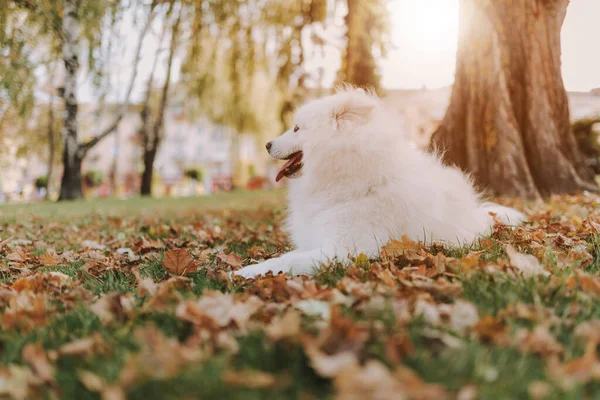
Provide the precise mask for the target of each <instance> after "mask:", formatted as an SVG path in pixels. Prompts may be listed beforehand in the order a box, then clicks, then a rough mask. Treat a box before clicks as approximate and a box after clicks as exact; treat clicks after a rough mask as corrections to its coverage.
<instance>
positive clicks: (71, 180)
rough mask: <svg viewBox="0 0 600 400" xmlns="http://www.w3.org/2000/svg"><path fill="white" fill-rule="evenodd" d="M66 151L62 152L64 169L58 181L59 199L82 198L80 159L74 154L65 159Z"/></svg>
mask: <svg viewBox="0 0 600 400" xmlns="http://www.w3.org/2000/svg"><path fill="white" fill-rule="evenodd" d="M66 157H69V155H68V154H67V151H66V150H65V151H64V152H63V165H64V171H63V176H62V180H61V182H60V196H59V200H77V199H82V198H83V187H82V180H81V163H82V161H83V160H82V159H81V158H80V157H77V156H75V157H74V158H72V159H70V160H69V161H67V159H66Z"/></svg>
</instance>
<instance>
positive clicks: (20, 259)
mask: <svg viewBox="0 0 600 400" xmlns="http://www.w3.org/2000/svg"><path fill="white" fill-rule="evenodd" d="M6 259H7V260H8V261H10V262H13V263H24V262H27V261H29V260H30V256H29V254H27V253H25V252H24V251H23V250H22V249H17V250H15V251H14V252H12V253H10V254H9V255H7V256H6Z"/></svg>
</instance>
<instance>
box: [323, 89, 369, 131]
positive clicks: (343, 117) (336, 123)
mask: <svg viewBox="0 0 600 400" xmlns="http://www.w3.org/2000/svg"><path fill="white" fill-rule="evenodd" d="M376 104H377V102H376V100H375V99H374V98H372V97H371V96H369V95H367V94H366V93H365V91H364V90H362V89H358V90H356V91H354V92H348V93H346V96H345V99H344V101H343V102H341V103H340V104H339V105H338V106H337V107H335V108H334V109H333V112H332V119H333V127H334V129H335V130H345V129H346V128H348V127H350V126H352V125H356V124H363V123H365V122H367V121H368V120H369V118H370V117H371V114H372V113H373V109H374V108H375V105H376Z"/></svg>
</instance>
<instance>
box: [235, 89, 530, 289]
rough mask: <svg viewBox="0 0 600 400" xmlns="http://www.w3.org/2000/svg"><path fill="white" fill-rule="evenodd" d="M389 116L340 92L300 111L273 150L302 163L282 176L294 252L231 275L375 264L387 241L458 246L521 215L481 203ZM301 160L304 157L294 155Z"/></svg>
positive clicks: (362, 96)
mask: <svg viewBox="0 0 600 400" xmlns="http://www.w3.org/2000/svg"><path fill="white" fill-rule="evenodd" d="M399 129H400V128H399V125H398V122H397V121H396V120H395V118H394V115H393V113H391V112H390V111H389V110H387V109H385V107H384V106H383V104H382V102H381V101H380V100H379V99H378V98H377V97H376V96H375V95H373V94H371V93H368V92H365V91H364V90H361V89H353V88H345V89H343V90H341V91H338V92H337V93H336V94H334V95H331V96H328V97H325V98H322V99H318V100H314V101H311V102H309V103H308V104H306V105H304V106H302V107H301V108H300V109H299V110H298V111H297V113H296V115H295V127H294V128H292V129H290V130H289V131H287V132H285V133H284V134H283V135H282V136H280V137H278V138H277V139H275V140H273V141H272V142H271V145H270V148H269V153H270V154H271V156H273V157H275V158H279V159H288V158H289V157H290V156H291V155H292V154H295V155H298V154H302V159H301V164H300V163H298V162H297V163H296V164H297V165H295V167H296V169H297V168H298V167H300V166H302V167H301V169H300V170H299V171H297V170H296V169H294V170H293V171H292V173H289V175H292V176H290V181H289V217H288V219H287V229H288V231H289V233H290V235H291V240H292V242H293V244H294V246H295V247H296V250H294V251H292V252H289V253H287V254H284V255H282V256H281V257H278V258H273V259H270V260H267V261H265V262H262V263H260V264H256V265H251V266H248V267H245V268H242V269H240V270H238V271H236V272H235V274H236V275H241V276H243V277H246V278H250V277H254V276H257V275H260V274H265V273H267V272H269V271H271V272H273V273H274V274H277V273H279V272H284V273H292V274H294V275H301V274H310V273H313V272H314V271H315V270H316V268H318V266H319V265H320V264H321V263H323V262H326V261H328V260H332V259H334V258H337V259H339V260H344V259H345V258H346V257H347V256H348V255H349V254H354V255H356V254H359V253H364V254H366V255H368V256H377V255H378V254H379V249H380V247H381V246H382V245H383V244H385V243H387V242H388V241H389V240H390V239H399V238H401V237H402V235H407V236H408V237H409V238H411V239H413V240H415V241H424V242H426V243H432V242H443V243H446V244H448V245H453V246H457V245H465V244H470V243H472V242H474V241H475V240H476V239H477V238H479V237H481V236H485V235H488V234H489V233H490V232H491V228H492V227H493V224H494V217H493V216H492V215H491V214H490V213H493V214H495V215H496V216H497V218H498V220H499V221H501V222H503V223H505V224H511V225H517V224H520V223H521V222H522V221H523V220H524V219H525V217H524V215H523V214H521V213H520V212H518V211H516V210H514V209H511V208H508V207H504V206H500V205H497V204H494V203H486V202H482V201H481V199H480V195H479V193H477V191H476V190H475V189H474V188H473V185H472V183H471V181H470V180H469V179H468V177H467V176H465V175H464V174H463V173H462V172H461V171H459V170H458V169H456V168H452V167H448V166H445V165H443V164H442V163H441V162H440V160H439V158H438V157H436V156H435V155H433V154H429V153H425V152H423V151H421V150H418V149H416V148H414V146H411V144H410V143H409V142H408V140H407V139H406V138H404V137H403V136H402V135H401V134H400V133H399ZM299 151H302V153H298V152H299Z"/></svg>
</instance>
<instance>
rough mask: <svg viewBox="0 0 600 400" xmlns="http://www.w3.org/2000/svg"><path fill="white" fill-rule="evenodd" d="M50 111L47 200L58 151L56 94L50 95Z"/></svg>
mask: <svg viewBox="0 0 600 400" xmlns="http://www.w3.org/2000/svg"><path fill="white" fill-rule="evenodd" d="M49 107H50V108H49V111H48V175H47V176H46V182H47V185H46V200H48V199H49V198H50V188H51V187H52V177H53V172H54V157H55V153H56V141H55V140H54V136H55V135H54V96H52V95H51V96H50V105H49Z"/></svg>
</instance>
